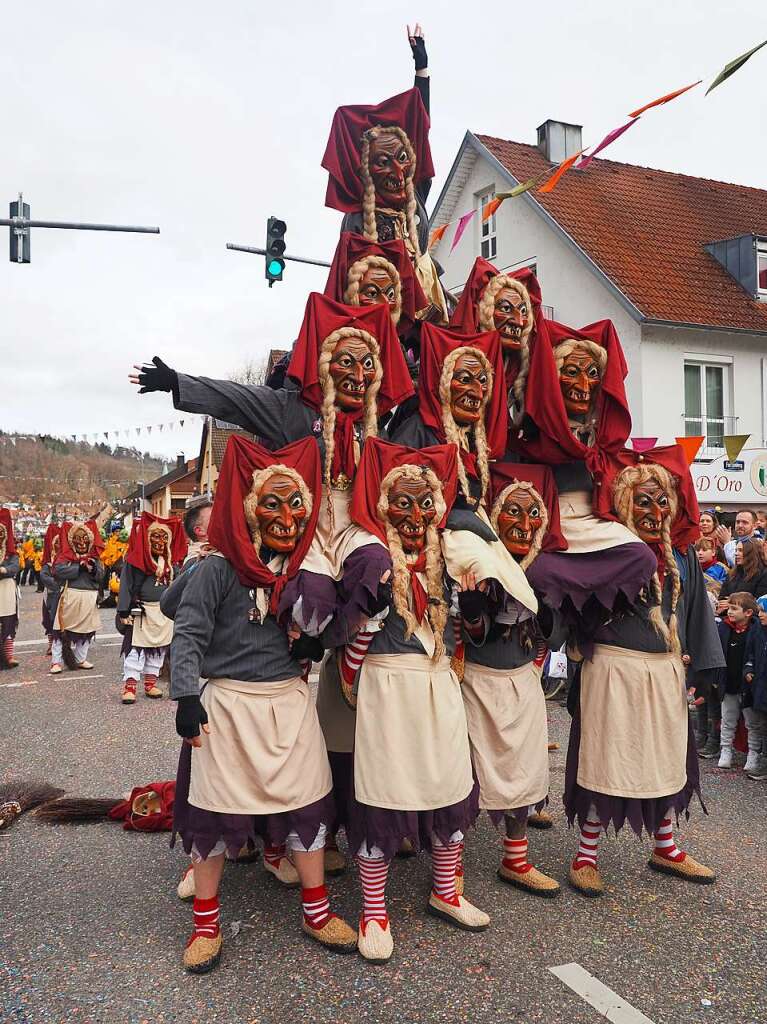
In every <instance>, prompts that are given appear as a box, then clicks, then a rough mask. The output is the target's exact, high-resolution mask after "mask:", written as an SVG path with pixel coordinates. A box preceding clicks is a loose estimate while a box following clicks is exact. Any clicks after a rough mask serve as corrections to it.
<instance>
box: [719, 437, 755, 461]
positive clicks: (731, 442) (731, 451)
mask: <svg viewBox="0 0 767 1024" xmlns="http://www.w3.org/2000/svg"><path fill="white" fill-rule="evenodd" d="M749 437H751V435H750V434H725V435H724V450H725V451H726V452H727V458H728V459H729V460H730V462H735V460H736V459H737V457H738V456H739V455H740V453H741V452H742V451H743V449H744V448H745V446H746V441H748V439H749Z"/></svg>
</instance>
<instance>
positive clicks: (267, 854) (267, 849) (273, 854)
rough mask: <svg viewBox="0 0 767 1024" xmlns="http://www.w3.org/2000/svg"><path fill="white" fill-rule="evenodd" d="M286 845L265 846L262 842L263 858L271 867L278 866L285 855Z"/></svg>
mask: <svg viewBox="0 0 767 1024" xmlns="http://www.w3.org/2000/svg"><path fill="white" fill-rule="evenodd" d="M285 851H286V847H285V845H284V844H283V845H282V846H267V845H266V844H264V860H265V861H266V863H267V864H271V865H272V867H273V868H278V867H279V866H280V861H281V860H282V858H283V857H284V856H285Z"/></svg>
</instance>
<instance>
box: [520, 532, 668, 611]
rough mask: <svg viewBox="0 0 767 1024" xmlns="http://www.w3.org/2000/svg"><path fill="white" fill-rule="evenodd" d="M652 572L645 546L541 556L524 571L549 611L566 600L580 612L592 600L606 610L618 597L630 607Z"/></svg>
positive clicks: (650, 556) (653, 566)
mask: <svg viewBox="0 0 767 1024" xmlns="http://www.w3.org/2000/svg"><path fill="white" fill-rule="evenodd" d="M656 569H657V563H656V559H655V555H654V554H653V553H652V551H651V550H650V548H648V547H647V545H646V544H619V545H617V546H616V547H614V548H607V549H606V550H603V551H593V552H589V553H587V554H579V555H568V554H564V553H562V552H559V551H557V552H545V551H544V552H541V554H540V555H538V557H537V558H536V559H535V561H534V562H533V563H532V565H531V566H529V568H528V569H527V578H528V580H529V581H530V585H531V586H532V587H533V588H534V589H535V590H536V591H537V592H538V594H539V595H542V596H543V599H544V601H545V603H546V604H548V605H549V606H550V607H552V608H561V607H562V605H563V604H565V602H566V601H568V599H569V602H570V603H572V605H573V606H574V608H575V610H576V611H577V612H580V611H581V610H582V609H583V606H584V605H585V604H586V602H587V601H588V600H589V599H591V598H594V599H595V600H597V601H598V602H599V603H600V604H601V605H602V606H603V607H605V608H607V609H608V610H610V609H612V608H613V606H614V604H615V601H616V599H617V598H618V596H619V595H621V594H622V595H623V596H624V597H625V598H626V600H628V602H629V603H630V604H634V602H635V601H636V599H637V597H638V595H639V592H640V590H641V589H642V587H644V586H646V585H647V583H648V582H649V580H650V579H651V578H652V574H653V573H654V572H655V571H656Z"/></svg>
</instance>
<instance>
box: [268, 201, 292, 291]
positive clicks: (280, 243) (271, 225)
mask: <svg viewBox="0 0 767 1024" xmlns="http://www.w3.org/2000/svg"><path fill="white" fill-rule="evenodd" d="M287 230H288V226H287V224H286V223H285V221H284V220H279V219H278V218H277V217H270V218H269V220H268V221H267V222H266V245H265V246H264V248H265V249H266V255H265V257H264V259H265V262H266V280H267V281H268V282H269V287H270V288H271V287H272V285H273V284H274V282H275V281H281V280H282V272H283V270H284V269H285V260H284V259H283V258H282V257H283V255H284V253H285V232H286V231H287Z"/></svg>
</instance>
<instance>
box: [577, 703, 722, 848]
mask: <svg viewBox="0 0 767 1024" xmlns="http://www.w3.org/2000/svg"><path fill="white" fill-rule="evenodd" d="M580 745H581V716H580V711H577V712H576V714H575V715H574V716H573V720H572V723H571V725H570V743H569V745H568V748H567V765H566V768H565V792H564V796H563V797H562V802H563V803H564V805H565V814H566V815H567V820H568V822H569V823H570V825H571V826H572V825H573V824H574V823H575V821H576V820H577V822H578V825H579V827H583V823H584V822H585V821H586V819H587V817H588V813H589V808H590V807H591V805H592V804H593V805H594V806H595V807H596V810H597V817H598V818H599V820H600V822H601V823H602V826H603V827H604V829H605V830H607V827H608V826H609V825H612V826H613V828H614V829H615V831H616V832H620V830H621V829H622V828H623V826H624V824H625V823H626V822H628V824H629V825H630V826H631V828H632V830H633V831H634V832H635V833H636V834H637V835H638V836H641V834H642V828H644V829H645V831H646V832H647V833H648V835H650V836H653V835H654V834H655V833H656V832H657V831H658V828H659V827H660V823H661V821H662V820H663V819H664V818H665V817H666V815H667V814H669V811H671V812H673V814H674V816H675V818H676V821H677V823H678V822H679V815H680V814H682V813H684V815H685V818H686V819H689V817H690V811H689V806H690V803H691V801H692V798H693V794H695V795H697V797H698V799H699V800H700V805H701V807H702V808H703V813H704V814H708V811H707V810H706V805H705V804H704V803H703V797H702V795H701V791H700V765H699V764H698V753H697V750H696V747H695V734H694V732H693V728H692V722H691V721H690V720H689V718H688V735H687V782H686V783H685V785H684V787H683V788H682V789H681V790H680V791H679V792H678V793H671V794H670V795H669V796H659V797H654V798H652V799H648V800H642V799H639V798H638V797H623V796H608V795H607V794H606V793H595V792H592V790H590V789H583V787H582V786H579V785H578V782H577V779H578V753H579V751H580Z"/></svg>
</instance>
